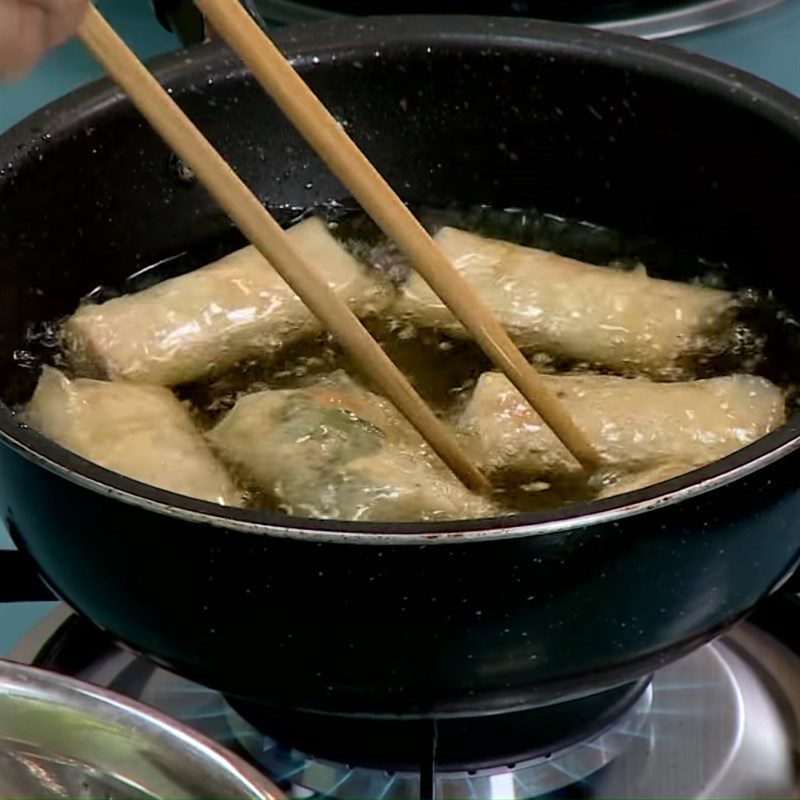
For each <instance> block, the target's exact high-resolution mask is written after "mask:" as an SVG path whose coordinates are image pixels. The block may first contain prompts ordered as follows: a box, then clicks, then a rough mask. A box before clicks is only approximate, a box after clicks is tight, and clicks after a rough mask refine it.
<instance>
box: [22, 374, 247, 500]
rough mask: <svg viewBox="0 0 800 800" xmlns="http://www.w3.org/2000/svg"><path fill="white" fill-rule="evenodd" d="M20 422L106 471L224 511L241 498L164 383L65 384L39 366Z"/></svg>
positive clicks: (66, 381) (81, 380) (85, 380)
mask: <svg viewBox="0 0 800 800" xmlns="http://www.w3.org/2000/svg"><path fill="white" fill-rule="evenodd" d="M22 416H23V419H24V421H25V422H26V423H27V424H28V425H30V426H31V427H32V428H35V429H36V430H38V431H39V432H40V433H42V434H44V435H45V436H48V437H49V438H51V439H53V441H55V442H57V443H58V444H60V445H61V446H62V447H66V448H67V449H68V450H72V451H73V452H75V453H77V454H78V455H80V456H83V458H86V459H88V460H89V461H93V462H94V463H95V464H99V465H100V466H102V467H105V468H106V469H110V470H113V471H114V472H118V473H120V474H121V475H125V476H127V477H129V478H133V479H134V480H137V481H141V482H142V483H149V484H151V485H152V486H157V487H159V488H161V489H167V490H169V491H172V492H177V493H178V494H183V495H187V496H188V497H196V498H198V499H200V500H208V501H209V502H211V503H219V504H220V505H226V506H240V505H242V502H243V496H242V493H241V492H240V491H239V490H238V489H237V487H236V485H235V484H234V482H233V480H232V478H231V477H230V476H229V475H228V473H227V471H226V470H225V468H224V467H223V466H222V465H221V464H220V463H219V462H218V461H217V460H216V458H215V457H214V455H213V453H212V452H211V450H210V448H209V447H208V445H207V444H206V442H205V441H204V440H203V437H202V435H201V434H200V432H199V431H198V430H196V429H195V427H194V424H193V423H192V420H191V418H190V416H189V413H188V411H187V410H186V408H185V407H184V405H183V404H182V403H181V402H180V401H179V400H178V399H177V398H176V397H175V396H174V395H173V394H172V392H170V391H169V389H165V388H164V387H162V386H151V385H147V384H136V383H130V382H128V381H113V382H107V381H95V380H91V379H89V378H78V379H76V380H69V379H68V378H66V377H65V376H64V375H63V374H62V373H61V372H59V371H58V370H56V369H53V368H51V367H45V368H44V371H43V372H42V376H41V378H40V379H39V383H38V385H37V386H36V391H35V392H34V393H33V397H32V398H31V401H30V403H29V404H28V406H27V407H26V409H25V410H24V411H23V414H22Z"/></svg>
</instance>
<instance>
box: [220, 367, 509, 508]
mask: <svg viewBox="0 0 800 800" xmlns="http://www.w3.org/2000/svg"><path fill="white" fill-rule="evenodd" d="M208 438H209V441H210V442H211V443H212V445H213V446H214V447H215V448H216V450H217V451H218V452H219V453H220V455H221V456H222V457H223V459H225V460H226V461H227V462H228V463H230V464H231V465H232V467H234V468H235V469H237V470H238V471H240V473H241V474H242V475H243V476H244V477H245V478H246V479H248V480H249V481H251V482H253V483H254V484H256V485H257V486H258V487H259V488H260V489H261V490H262V491H264V492H265V493H266V494H268V495H270V496H271V497H272V498H273V499H274V501H275V502H276V503H277V504H279V505H280V507H281V508H282V509H283V510H284V511H286V512H287V513H289V514H295V515H299V516H308V517H318V518H323V519H341V520H359V521H373V522H391V521H429V520H447V519H461V518H470V517H481V516H491V515H492V514H494V513H498V512H497V509H496V508H495V507H494V506H493V505H492V504H491V502H490V501H488V500H485V499H484V498H481V497H477V496H476V495H473V494H471V493H470V492H469V491H468V490H467V489H466V488H464V486H462V484H461V483H459V482H458V480H457V479H456V478H455V477H454V476H453V475H452V474H451V473H450V472H449V471H448V470H447V468H446V467H444V465H443V464H441V462H438V461H437V460H436V459H435V456H433V455H432V454H431V453H430V452H429V451H428V450H427V447H426V446H425V445H424V444H423V443H422V442H421V440H420V439H419V437H418V435H417V434H416V432H414V431H413V430H412V429H410V427H409V426H408V423H406V422H405V420H403V419H402V418H401V417H400V416H399V414H398V413H397V412H396V411H395V410H394V409H393V408H392V406H391V405H389V404H388V403H387V402H386V401H385V400H383V399H382V398H379V397H377V396H376V395H374V394H371V393H370V392H367V391H366V390H364V389H360V388H359V387H357V386H356V385H355V384H353V383H350V382H347V381H342V380H340V379H337V380H335V381H332V382H329V383H327V384H324V385H320V386H314V387H310V388H307V389H285V390H276V391H264V392H257V393H254V394H250V395H246V396H244V397H242V398H241V399H240V400H239V401H238V402H237V403H236V405H235V406H234V408H233V409H232V410H231V411H230V412H229V413H228V414H227V415H226V416H225V417H224V418H223V420H222V421H221V422H220V423H219V424H218V425H217V426H216V427H215V428H214V429H213V430H212V431H210V433H209V434H208Z"/></svg>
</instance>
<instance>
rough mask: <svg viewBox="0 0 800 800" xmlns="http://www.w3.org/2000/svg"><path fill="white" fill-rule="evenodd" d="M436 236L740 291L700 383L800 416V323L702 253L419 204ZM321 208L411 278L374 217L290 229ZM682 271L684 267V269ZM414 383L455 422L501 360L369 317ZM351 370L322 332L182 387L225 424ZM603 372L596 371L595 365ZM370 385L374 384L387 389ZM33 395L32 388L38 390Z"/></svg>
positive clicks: (571, 494)
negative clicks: (455, 234)
mask: <svg viewBox="0 0 800 800" xmlns="http://www.w3.org/2000/svg"><path fill="white" fill-rule="evenodd" d="M414 210H415V213H416V214H417V216H418V218H419V219H420V220H421V221H422V223H423V224H424V225H425V226H426V227H427V228H428V230H430V231H431V232H432V233H433V232H435V231H436V230H437V229H438V228H440V227H442V226H445V225H447V226H452V227H456V228H462V229H465V230H468V231H472V232H474V233H477V234H480V235H484V236H490V237H493V238H498V239H504V240H507V241H511V242H515V243H518V244H523V245H528V246H533V247H538V248H541V249H545V250H552V251H555V252H558V253H559V254H561V255H564V256H567V257H571V258H576V259H579V260H582V261H586V262H589V263H593V264H599V265H605V266H608V267H610V268H612V269H618V270H635V269H643V268H644V265H647V268H648V271H649V270H650V268H651V267H652V266H653V265H654V264H656V265H660V271H661V273H663V274H659V271H658V270H657V272H656V275H655V277H666V278H669V277H670V276H672V277H674V276H675V275H676V274H679V275H680V276H681V278H682V279H683V278H684V276H691V278H690V280H691V282H694V283H697V284H700V285H704V286H709V287H713V288H718V289H727V290H730V291H733V292H734V293H735V298H736V300H735V304H734V305H735V313H734V314H733V315H732V317H731V320H730V323H729V324H728V325H727V327H726V328H725V330H722V331H716V332H715V333H714V334H713V339H712V338H709V341H708V342H706V343H705V346H704V347H703V348H702V350H703V355H702V357H698V358H696V359H694V360H693V362H692V374H691V376H690V377H695V378H704V377H711V376H714V375H722V374H730V373H732V372H746V373H751V374H758V375H762V376H764V377H766V378H769V379H770V380H772V381H773V382H774V383H777V384H778V385H780V386H782V387H784V388H785V389H786V390H787V398H788V399H787V402H788V404H789V409H788V410H789V413H792V411H794V410H797V409H800V392H798V387H800V323H798V320H797V319H796V318H795V317H794V316H793V315H792V314H791V313H789V311H788V309H786V308H785V307H783V306H782V305H781V304H780V303H778V302H777V301H776V300H775V299H774V298H773V297H772V296H771V295H768V294H763V293H759V292H757V291H755V290H753V289H751V288H748V287H742V286H738V285H735V284H734V283H733V281H732V277H733V276H732V273H731V271H730V270H729V269H728V267H727V266H726V265H725V264H718V263H710V262H708V261H705V260H703V259H702V258H698V257H696V256H694V257H692V256H688V255H687V254H685V253H677V252H671V251H670V250H669V249H668V248H667V247H665V245H664V243H662V242H655V241H653V240H651V239H648V238H645V237H638V238H637V237H631V236H626V235H624V234H621V233H620V232H618V231H614V230H610V229H608V228H603V227H600V226H597V225H593V224H590V223H587V222H582V221H576V220H569V219H564V218H562V217H557V216H553V215H550V214H544V213H541V212H538V211H535V210H531V209H503V210H499V209H492V208H488V207H485V206H476V207H472V208H468V209H458V208H452V209H431V208H417V209H414ZM312 213H318V214H319V213H322V214H324V215H325V217H326V218H327V219H328V223H329V227H330V229H331V231H332V233H333V234H334V236H336V237H337V238H338V239H339V240H340V242H341V243H342V244H343V245H344V246H345V247H346V248H347V249H348V250H350V252H352V253H353V255H355V256H356V257H357V258H359V259H360V260H362V261H363V262H365V263H367V264H368V265H370V267H371V268H373V269H376V270H378V271H379V272H380V273H381V274H382V275H384V276H385V277H387V278H388V279H389V280H390V281H391V282H392V283H394V284H396V285H400V284H402V282H403V281H404V280H405V279H406V278H407V277H408V275H409V272H410V269H411V268H410V266H409V264H408V262H407V260H406V259H405V257H404V256H403V254H402V253H401V252H400V251H399V250H398V248H397V247H396V246H395V245H394V244H393V243H392V242H390V241H388V240H387V239H386V237H385V236H383V235H382V234H381V233H380V231H379V230H378V229H377V228H376V226H375V225H374V223H372V221H371V220H370V219H369V218H368V217H366V216H365V215H364V214H363V213H362V212H360V211H357V210H355V209H353V208H351V207H347V206H342V205H340V204H332V205H330V206H328V207H325V208H322V209H320V208H317V209H286V208H283V209H280V210H278V213H277V214H276V215H277V216H278V217H279V218H281V219H282V220H283V222H284V223H285V224H290V223H293V222H296V221H298V220H299V219H302V218H303V217H304V216H307V215H309V214H312ZM237 246H241V242H240V241H239V240H237V239H236V234H232V235H231V236H230V237H225V238H224V239H221V240H215V241H213V242H206V243H204V244H203V245H202V246H201V247H198V248H194V249H193V250H191V251H186V252H182V253H179V254H176V255H174V256H172V257H170V258H166V259H163V260H161V261H159V262H158V263H156V264H153V265H151V266H149V267H147V268H145V269H142V270H139V271H137V272H136V273H135V274H134V275H132V276H130V277H129V278H128V279H127V281H126V282H125V283H124V284H123V285H121V286H101V287H98V288H97V289H96V290H94V291H93V292H92V293H91V294H90V296H88V297H87V298H85V301H86V302H95V303H96V302H102V301H104V300H107V299H109V298H111V297H114V296H117V295H119V294H124V293H128V292H132V291H140V290H142V289H145V288H147V287H149V286H151V285H153V284H155V283H158V282H160V281H162V280H165V279H168V278H171V277H174V276H176V275H179V274H182V273H183V272H186V271H188V270H189V269H193V268H196V267H197V266H200V265H202V264H204V263H208V262H210V261H213V260H215V259H216V258H219V257H220V256H222V255H224V254H225V253H226V252H230V251H231V250H232V249H234V248H235V247H237ZM678 264H679V265H680V266H679V268H675V269H673V267H675V265H678ZM364 322H365V324H366V325H367V327H368V328H369V329H370V331H371V332H372V334H373V335H374V336H375V337H376V339H378V341H379V342H380V343H381V345H382V346H383V348H384V349H385V350H386V352H387V353H388V355H389V356H390V357H391V358H392V360H393V361H394V362H395V363H396V364H397V365H398V367H399V368H400V369H401V371H402V372H403V373H404V374H405V375H406V376H407V377H408V378H409V380H410V381H411V383H412V385H413V386H414V387H415V388H416V389H417V391H418V392H419V393H420V394H421V395H422V397H423V398H424V399H425V400H426V401H427V402H428V403H429V404H430V405H431V406H432V407H433V409H434V410H435V411H436V413H437V414H439V415H440V416H442V417H443V418H445V419H454V418H455V416H457V414H458V413H459V412H460V411H461V410H462V409H463V407H464V405H465V403H466V401H467V400H468V398H469V396H470V394H471V391H472V389H473V387H474V386H475V383H476V382H477V379H478V377H479V376H480V375H481V373H483V372H485V371H487V370H490V369H491V368H492V365H491V364H490V362H489V361H488V359H487V358H486V357H485V356H484V354H483V353H482V351H481V350H480V349H479V348H478V347H477V346H476V345H475V344H473V343H472V342H469V341H464V340H454V339H451V338H448V337H446V336H444V335H439V334H437V333H435V332H432V331H426V330H418V329H416V328H414V327H413V326H409V325H407V324H402V325H400V324H397V323H394V322H389V321H386V320H383V319H367V320H365V321H364ZM59 325H60V320H57V321H36V322H33V323H32V324H31V325H30V326H29V329H28V333H27V335H26V337H25V341H23V342H21V343H20V347H19V349H18V350H17V351H16V352H15V361H16V363H17V366H18V368H19V373H20V375H19V377H20V382H19V384H18V386H17V388H16V390H12V391H11V392H8V391H7V392H6V396H7V397H9V398H10V399H12V401H13V402H17V403H18V402H19V401H20V400H24V399H25V397H20V396H19V394H20V392H19V388H18V387H19V386H26V387H29V388H30V389H32V386H33V380H32V377H33V375H35V373H36V372H38V369H39V367H40V366H41V364H43V363H47V364H52V365H54V366H58V367H60V368H62V369H63V368H64V367H65V359H64V356H63V354H62V352H61V350H60V347H59V334H58V331H59ZM530 355H531V357H532V360H533V362H534V363H535V365H536V366H537V368H538V369H540V370H541V371H543V372H555V371H562V370H569V371H572V372H575V371H586V370H589V369H592V367H591V365H588V364H582V363H575V362H571V363H570V362H565V361H560V360H557V359H554V358H551V357H548V356H546V355H545V354H536V353H534V354H530ZM337 369H343V370H345V371H346V372H347V373H349V374H351V375H353V376H354V377H356V378H359V379H363V377H362V376H361V374H360V370H359V369H358V368H357V365H355V364H353V363H352V361H351V359H350V358H349V357H348V356H347V355H346V354H345V353H343V352H342V351H341V349H340V348H339V347H338V346H337V344H336V342H335V341H334V340H333V338H332V337H331V336H328V335H322V336H319V337H316V338H314V339H311V340H308V341H304V342H302V343H300V344H297V345H293V346H290V347H289V348H288V349H286V350H285V351H283V352H282V353H280V355H279V356H278V357H277V358H276V359H273V360H272V361H270V362H261V361H258V360H249V361H247V362H245V363H240V364H239V365H237V367H236V368H235V369H233V370H227V371H225V372H222V373H221V374H218V375H215V376H213V377H212V378H211V379H209V380H206V381H204V382H203V383H200V384H197V385H187V386H182V387H178V389H177V392H178V394H179V396H180V397H181V398H182V399H184V400H185V401H187V403H188V404H189V405H190V407H191V410H192V413H193V415H194V417H195V419H196V421H197V423H198V425H199V426H200V427H201V428H203V429H208V428H210V427H211V426H213V425H214V423H215V422H216V421H218V420H219V419H220V418H221V417H222V416H223V415H224V414H225V413H226V412H227V411H228V410H230V409H231V408H232V407H233V405H234V404H235V402H236V400H237V399H238V398H239V397H240V396H241V395H242V394H244V393H250V392H253V391H258V390H263V389H283V388H294V387H300V386H304V385H308V384H311V383H313V382H314V381H315V379H318V378H319V376H321V375H325V374H329V373H331V372H333V371H335V370H337ZM593 371H596V370H593ZM365 385H367V387H368V388H370V389H373V390H374V388H375V387H372V386H369V385H368V384H365ZM28 393H29V392H28ZM590 497H591V490H590V489H589V487H588V486H586V485H572V486H569V487H563V486H562V487H559V488H556V487H552V486H550V485H549V484H547V483H545V482H541V481H533V482H529V483H526V484H520V485H515V486H513V487H511V488H505V489H503V490H501V497H500V498H499V499H500V501H501V503H502V504H503V506H505V507H506V508H508V509H509V511H530V510H540V509H545V508H551V507H554V506H558V505H561V504H563V503H567V502H573V501H576V500H583V499H588V498H590ZM249 504H250V506H251V507H254V508H270V507H273V504H272V503H271V502H270V500H269V498H267V497H265V496H264V495H263V494H262V493H260V492H258V491H257V490H255V489H253V490H252V491H250V493H249Z"/></svg>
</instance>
